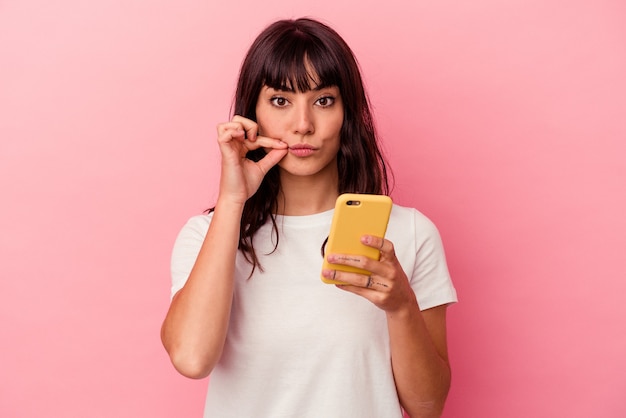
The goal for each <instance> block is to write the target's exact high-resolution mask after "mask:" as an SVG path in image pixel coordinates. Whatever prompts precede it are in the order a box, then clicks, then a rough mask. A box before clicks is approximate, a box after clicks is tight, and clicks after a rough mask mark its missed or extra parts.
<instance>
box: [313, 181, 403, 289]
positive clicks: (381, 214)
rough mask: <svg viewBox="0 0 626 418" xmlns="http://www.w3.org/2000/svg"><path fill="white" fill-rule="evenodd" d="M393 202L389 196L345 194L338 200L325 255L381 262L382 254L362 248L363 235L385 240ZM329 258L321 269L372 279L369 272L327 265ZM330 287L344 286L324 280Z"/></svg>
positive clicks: (365, 247)
mask: <svg viewBox="0 0 626 418" xmlns="http://www.w3.org/2000/svg"><path fill="white" fill-rule="evenodd" d="M392 206H393V202H392V201H391V198H390V197H389V196H383V195H372V194H356V193H345V194H342V195H340V196H339V197H338V198H337V202H336V203H335V213H334V214H333V220H332V223H331V226H330V234H329V236H328V243H327V245H326V251H325V254H326V255H327V254H350V255H365V256H367V257H369V258H373V259H375V260H378V259H379V258H380V251H378V249H376V248H372V247H368V246H366V245H364V244H361V237H362V236H363V235H373V236H376V237H383V238H384V237H385V232H386V231H387V224H388V223H389V216H390V214H391V208H392ZM326 255H325V256H324V263H323V265H322V269H332V270H342V271H349V272H356V273H361V274H367V275H369V274H370V272H369V271H367V270H363V269H359V268H356V267H351V266H344V265H339V264H331V263H329V262H328V260H327V258H326ZM322 281H323V282H324V283H328V284H341V283H342V282H340V281H337V280H330V279H327V278H325V277H322Z"/></svg>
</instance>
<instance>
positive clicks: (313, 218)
mask: <svg viewBox="0 0 626 418" xmlns="http://www.w3.org/2000/svg"><path fill="white" fill-rule="evenodd" d="M332 216H333V210H330V211H327V212H323V213H318V214H315V215H310V216H278V217H277V223H278V230H279V234H280V237H279V244H278V248H277V249H276V251H274V252H272V251H273V249H274V244H275V237H274V236H273V232H272V226H271V223H268V224H267V225H265V226H263V227H262V228H261V229H260V230H259V231H258V232H257V233H256V235H255V237H254V244H255V249H256V253H257V255H258V257H259V261H260V263H261V266H262V267H263V270H264V271H263V272H262V271H261V270H260V269H259V268H257V269H256V270H255V273H254V275H253V276H252V277H251V278H250V279H248V276H249V274H250V270H251V266H250V264H249V263H248V262H247V261H246V260H245V259H244V257H243V255H242V254H241V253H238V254H237V260H236V268H235V290H234V297H233V306H232V312H231V320H230V326H229V330H228V335H227V338H226V343H225V347H224V351H223V354H222V357H221V358H220V360H219V362H218V363H217V365H216V366H215V368H214V369H213V371H212V373H211V376H210V381H209V390H208V394H207V399H206V407H205V413H204V416H205V418H230V417H232V418H234V417H237V418H247V417H255V418H263V417H267V418H283V417H284V418H287V417H289V418H291V417H298V418H306V417H310V418H320V417H324V418H334V417H337V418H350V417H354V418H368V417H371V418H387V417H388V418H401V417H402V410H401V407H400V403H399V401H398V396H397V393H396V388H395V383H394V380H393V373H392V369H391V357H390V350H389V335H388V331H387V323H386V318H385V313H384V312H383V311H382V310H380V309H379V308H377V307H376V306H375V305H374V304H372V303H371V302H369V301H368V300H366V299H364V298H362V297H360V296H357V295H354V294H352V293H349V292H345V291H342V290H341V289H337V288H336V287H335V286H333V285H328V284H324V283H323V282H322V281H321V280H320V272H321V267H322V255H321V247H322V244H323V242H324V240H325V239H326V237H327V236H328V232H329V230H330V223H331V220H332ZM211 218H212V215H211V214H209V215H200V216H195V217H193V218H191V219H190V220H189V221H188V222H187V224H186V225H185V226H184V227H183V229H182V230H181V232H180V234H179V236H178V238H177V240H176V243H175V245H174V250H173V254H172V295H174V294H175V293H176V292H177V291H178V290H180V289H181V288H182V287H183V285H184V283H185V281H186V280H187V278H188V276H189V273H190V271H191V268H192V267H193V264H194V262H195V259H196V257H197V255H198V252H199V251H200V247H201V245H202V242H203V240H204V237H205V235H206V232H207V230H208V227H209V223H210V221H211ZM386 238H387V239H389V240H390V241H392V242H393V244H394V248H395V251H396V255H397V257H398V260H399V261H400V264H401V265H402V268H403V269H404V271H405V272H406V274H407V276H408V277H409V280H410V282H411V286H412V288H413V290H414V291H415V293H416V296H417V300H418V302H419V305H420V308H421V309H428V308H432V307H435V306H439V305H442V304H447V303H452V302H456V300H457V298H456V291H455V289H454V287H453V285H452V282H451V280H450V277H449V274H448V268H447V266H446V261H445V255H444V251H443V246H442V244H441V240H440V237H439V233H438V231H437V229H436V228H435V226H434V225H433V223H432V222H431V221H430V220H428V219H427V218H426V217H425V216H424V215H422V214H421V213H419V212H418V211H417V210H415V209H411V208H405V207H401V206H398V205H394V206H393V210H392V212H391V218H390V221H389V226H388V228H387V234H386Z"/></svg>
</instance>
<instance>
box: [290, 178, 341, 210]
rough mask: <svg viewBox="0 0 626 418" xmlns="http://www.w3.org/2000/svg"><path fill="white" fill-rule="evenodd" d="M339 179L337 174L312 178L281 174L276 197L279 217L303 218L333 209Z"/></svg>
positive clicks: (337, 194) (337, 193)
mask: <svg viewBox="0 0 626 418" xmlns="http://www.w3.org/2000/svg"><path fill="white" fill-rule="evenodd" d="M338 186H339V179H338V177H337V173H336V171H335V173H334V174H333V173H319V175H314V176H293V175H289V174H288V173H284V172H281V176H280V193H279V195H278V211H277V213H278V214H279V215H290V216H304V215H313V214H315V213H320V212H324V211H327V210H330V209H332V208H334V207H335V201H336V200H337V196H339V192H338Z"/></svg>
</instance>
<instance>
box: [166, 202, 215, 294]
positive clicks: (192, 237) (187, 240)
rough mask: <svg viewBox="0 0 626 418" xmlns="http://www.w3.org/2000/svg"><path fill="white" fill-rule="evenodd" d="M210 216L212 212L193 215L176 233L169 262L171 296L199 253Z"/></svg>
mask: <svg viewBox="0 0 626 418" xmlns="http://www.w3.org/2000/svg"><path fill="white" fill-rule="evenodd" d="M211 218H212V214H209V215H198V216H194V217H192V218H190V219H189V220H188V221H187V223H186V224H185V225H184V226H183V227H182V229H181V230H180V232H179V233H178V236H177V237H176V241H175V242H174V248H173V250H172V259H171V264H170V267H171V274H172V289H171V297H174V295H175V294H176V293H177V292H178V291H179V290H180V289H182V288H183V286H184V285H185V283H186V282H187V279H188V278H189V274H190V273H191V269H192V268H193V266H194V264H195V262H196V258H198V254H199V253H200V248H201V247H202V243H203V242H204V237H205V236H206V233H207V231H208V229H209V224H210V223H211Z"/></svg>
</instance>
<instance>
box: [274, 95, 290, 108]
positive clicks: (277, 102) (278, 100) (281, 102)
mask: <svg viewBox="0 0 626 418" xmlns="http://www.w3.org/2000/svg"><path fill="white" fill-rule="evenodd" d="M270 103H271V104H272V105H274V106H276V107H285V106H287V104H288V103H289V101H287V99H285V98H284V97H282V96H274V97H272V98H271V99H270Z"/></svg>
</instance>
